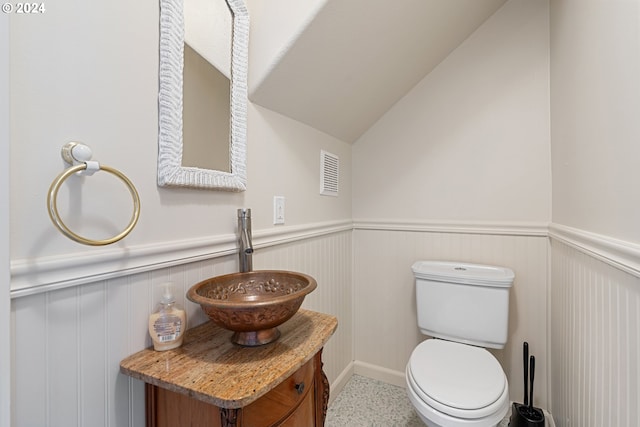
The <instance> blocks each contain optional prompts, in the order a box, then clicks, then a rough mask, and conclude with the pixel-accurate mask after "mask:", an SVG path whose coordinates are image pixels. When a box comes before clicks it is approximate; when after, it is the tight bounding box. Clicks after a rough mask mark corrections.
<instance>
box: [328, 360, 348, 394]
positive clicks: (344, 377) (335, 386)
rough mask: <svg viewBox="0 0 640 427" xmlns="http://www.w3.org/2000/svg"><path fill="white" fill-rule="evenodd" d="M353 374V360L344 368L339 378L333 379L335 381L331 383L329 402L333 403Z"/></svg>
mask: <svg viewBox="0 0 640 427" xmlns="http://www.w3.org/2000/svg"><path fill="white" fill-rule="evenodd" d="M353 374H354V372H353V362H351V363H349V364H348V365H347V367H346V368H344V370H343V371H342V372H341V373H340V375H338V378H336V379H335V380H333V382H332V383H331V384H330V385H329V404H331V403H332V402H333V401H334V400H335V398H336V397H338V395H339V394H340V392H341V391H342V389H343V388H344V386H345V385H346V384H347V382H349V379H350V378H351V376H353Z"/></svg>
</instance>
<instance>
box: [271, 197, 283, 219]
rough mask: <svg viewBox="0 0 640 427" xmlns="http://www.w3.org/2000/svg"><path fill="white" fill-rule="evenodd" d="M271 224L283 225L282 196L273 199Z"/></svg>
mask: <svg viewBox="0 0 640 427" xmlns="http://www.w3.org/2000/svg"><path fill="white" fill-rule="evenodd" d="M273 223H274V224H284V196H274V197H273Z"/></svg>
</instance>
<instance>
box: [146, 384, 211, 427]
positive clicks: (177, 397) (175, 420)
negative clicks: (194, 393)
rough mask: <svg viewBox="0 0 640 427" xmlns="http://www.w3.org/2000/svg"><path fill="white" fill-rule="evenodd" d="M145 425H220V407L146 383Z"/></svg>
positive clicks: (175, 426)
mask: <svg viewBox="0 0 640 427" xmlns="http://www.w3.org/2000/svg"><path fill="white" fill-rule="evenodd" d="M146 400H147V427H177V426H191V427H221V421H220V420H221V418H220V416H221V414H220V409H219V408H218V407H216V406H214V405H210V404H208V403H205V402H201V401H199V400H196V399H193V398H191V397H189V396H187V395H184V394H180V393H176V392H173V391H170V390H166V389H163V388H161V387H155V386H153V385H150V384H147V386H146Z"/></svg>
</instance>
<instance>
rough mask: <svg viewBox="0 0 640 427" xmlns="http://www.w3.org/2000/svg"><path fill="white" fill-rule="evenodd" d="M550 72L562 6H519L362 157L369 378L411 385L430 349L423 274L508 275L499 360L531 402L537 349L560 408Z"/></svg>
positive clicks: (361, 150) (464, 49)
mask: <svg viewBox="0 0 640 427" xmlns="http://www.w3.org/2000/svg"><path fill="white" fill-rule="evenodd" d="M548 69H549V50H548V3H547V2H546V1H536V2H531V1H527V0H511V1H509V2H507V3H506V4H505V5H504V6H503V7H502V8H501V9H500V10H498V12H496V14H494V15H493V16H492V17H491V18H489V20H488V21H486V22H485V23H484V24H483V25H482V26H481V27H480V28H479V29H478V30H477V31H476V32H475V33H474V34H473V35H472V36H471V37H470V38H469V39H467V40H466V41H465V42H464V43H463V44H462V45H461V46H460V47H459V48H458V49H456V50H455V51H454V52H453V53H452V54H451V55H450V56H449V57H447V59H446V60H445V61H443V62H442V63H441V64H440V65H439V66H438V67H437V68H436V69H435V70H434V71H433V72H431V73H430V74H429V75H428V76H426V77H425V78H424V79H423V80H422V81H421V82H420V83H419V84H418V85H417V86H416V87H415V88H414V89H413V90H412V91H411V92H410V93H409V94H408V95H407V96H406V97H404V98H403V99H402V100H401V101H400V102H398V103H397V104H396V105H395V106H394V107H393V108H392V109H391V110H390V111H389V112H388V113H387V114H386V115H385V116H384V117H383V118H382V119H381V120H380V121H379V122H378V123H376V125H374V126H373V127H372V128H371V129H369V130H368V131H367V133H366V134H365V135H364V136H363V137H362V138H361V139H360V140H358V141H357V142H356V143H355V144H354V147H353V159H354V164H353V183H354V189H353V214H354V218H355V220H354V221H355V228H356V231H355V232H354V233H355V234H354V236H355V240H354V251H355V252H354V253H355V255H354V257H355V258H354V259H355V264H354V266H355V267H354V278H355V285H354V286H355V293H356V294H355V295H356V296H355V310H356V312H355V318H356V323H355V340H356V341H355V343H356V345H355V352H356V361H357V364H356V372H362V373H366V374H367V375H371V376H374V377H378V378H380V379H385V380H388V381H392V382H396V383H399V384H402V383H404V379H403V378H404V367H405V365H406V363H407V361H408V358H409V355H410V353H411V350H412V349H413V348H414V347H415V346H416V345H417V344H418V343H419V342H420V341H421V340H423V339H424V338H425V337H424V336H422V335H421V334H420V333H419V331H418V328H417V323H416V315H415V292H414V281H413V277H412V274H411V269H410V268H411V265H412V264H413V262H415V261H416V260H418V259H451V260H462V261H469V262H479V263H487V264H494V265H503V266H506V267H510V268H512V269H514V271H515V273H516V281H515V284H514V287H513V289H512V291H511V294H510V296H511V300H510V304H511V305H510V322H509V337H508V343H507V346H506V348H505V349H504V350H502V351H497V352H495V354H496V356H497V357H498V359H499V360H500V361H501V363H502V365H503V367H504V369H505V372H506V373H507V375H508V380H509V384H510V391H511V398H512V399H517V400H520V401H521V400H522V353H521V348H522V342H523V341H524V340H527V341H528V342H529V343H530V346H531V349H532V353H534V354H535V355H536V357H537V362H538V364H537V372H538V374H537V378H538V379H537V381H536V384H537V388H536V402H537V405H540V406H543V407H546V405H547V403H548V398H549V396H548V373H549V370H548V366H549V365H548V357H547V356H548V354H547V351H548V346H547V328H548V323H547V318H548V300H547V293H548V281H547V273H548V262H547V261H548V241H547V238H546V235H547V223H548V221H549V220H550V214H551V204H550V202H551V193H550V191H551V176H550V168H551V165H550V152H549V92H548V88H549V79H548Z"/></svg>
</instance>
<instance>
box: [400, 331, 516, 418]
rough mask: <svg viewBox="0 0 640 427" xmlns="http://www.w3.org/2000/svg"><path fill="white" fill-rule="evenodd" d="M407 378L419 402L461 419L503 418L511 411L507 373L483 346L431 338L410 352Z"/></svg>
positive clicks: (444, 414)
mask: <svg viewBox="0 0 640 427" xmlns="http://www.w3.org/2000/svg"><path fill="white" fill-rule="evenodd" d="M407 382H408V386H409V388H410V391H412V392H413V396H412V397H413V398H414V399H417V400H419V401H420V402H417V403H422V405H427V406H428V407H429V410H430V411H437V412H440V413H442V415H443V416H447V415H448V416H451V417H454V418H456V419H460V421H461V422H464V420H467V421H469V422H473V420H477V421H480V420H481V419H485V418H487V417H488V418H491V419H493V418H496V417H497V418H498V419H500V418H501V417H503V416H504V415H505V414H506V412H507V411H508V407H509V396H508V384H507V380H506V377H505V374H504V372H503V370H502V367H501V366H500V364H499V363H498V361H497V360H496V359H495V357H493V355H492V354H491V353H489V352H488V351H487V350H486V349H484V348H480V347H474V346H470V345H466V344H460V343H455V342H450V341H444V340H440V339H428V340H426V341H424V342H422V343H421V344H419V345H418V346H417V347H416V348H415V349H414V351H413V353H412V354H411V357H410V359H409V363H408V364H407ZM422 405H421V406H422Z"/></svg>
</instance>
